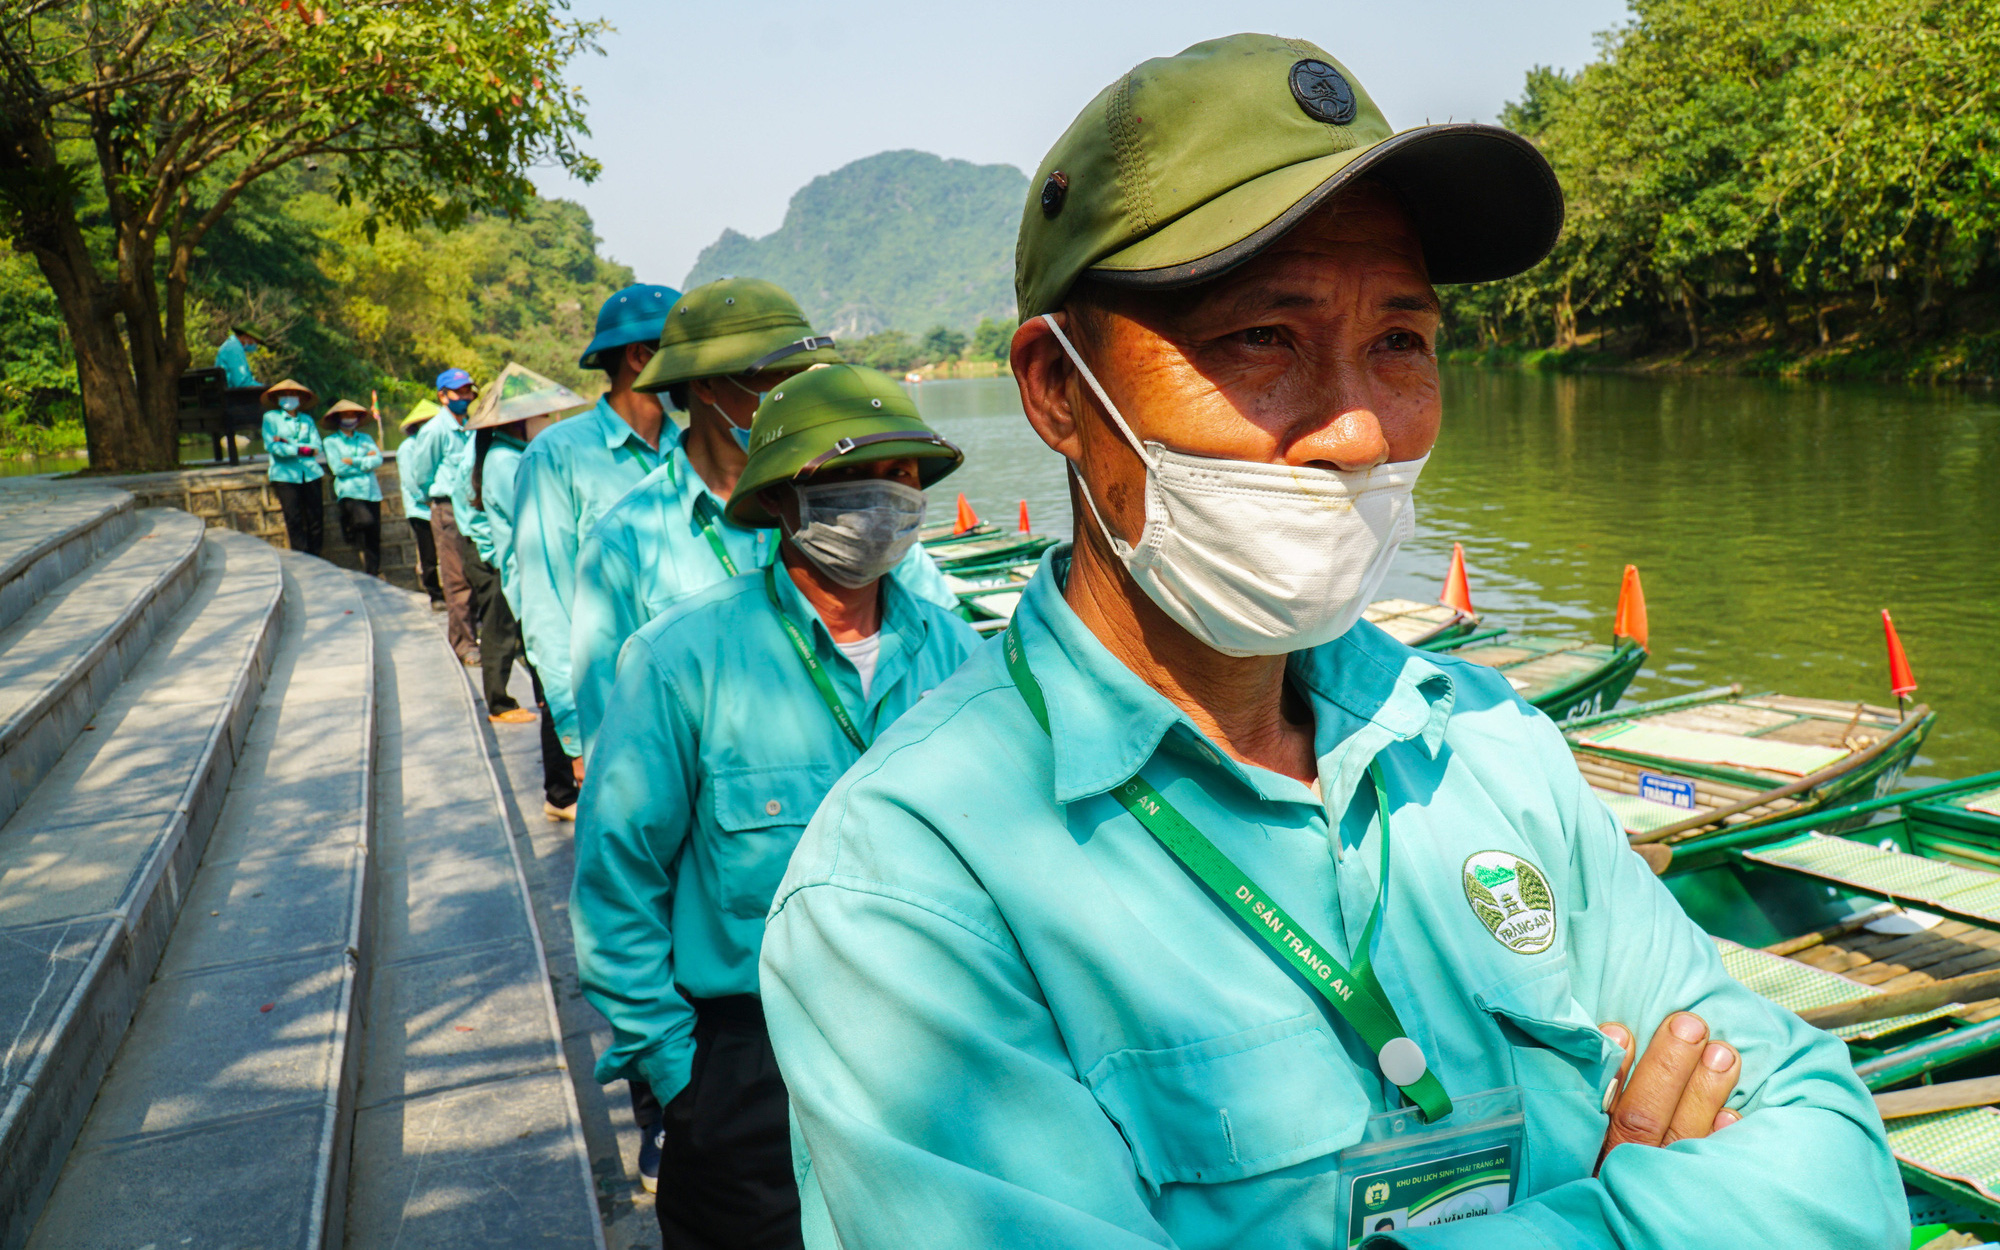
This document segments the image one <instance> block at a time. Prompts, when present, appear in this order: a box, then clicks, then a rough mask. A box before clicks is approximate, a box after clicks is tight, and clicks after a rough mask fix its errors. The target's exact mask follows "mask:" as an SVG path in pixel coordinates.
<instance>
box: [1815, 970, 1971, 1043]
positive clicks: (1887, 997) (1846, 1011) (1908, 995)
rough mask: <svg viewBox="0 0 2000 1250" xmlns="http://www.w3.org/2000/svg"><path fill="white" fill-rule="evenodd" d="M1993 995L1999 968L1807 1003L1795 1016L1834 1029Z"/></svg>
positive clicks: (1819, 1026) (1968, 1001) (1912, 1013)
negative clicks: (1837, 1000)
mask: <svg viewBox="0 0 2000 1250" xmlns="http://www.w3.org/2000/svg"><path fill="white" fill-rule="evenodd" d="M1996 996H2000V968H1993V969H1988V970H1987V971H1985V972H1974V973H1970V974H1968V975H1966V976H1962V977H1950V978H1947V979H1946V980H1943V981H1933V982H1931V983H1930V984H1929V985H1918V986H1914V987H1912V988H1910V989H1907V990H1897V991H1895V992H1894V993H1890V994H1871V995H1869V996H1868V997H1867V998H1853V999H1849V1000H1848V1001H1847V1002H1844V1003H1829V1004H1827V1005H1826V1006H1824V1007H1808V1008H1806V1009H1805V1010H1804V1011H1801V1012H1800V1013H1799V1019H1801V1020H1804V1021H1805V1022H1806V1023H1807V1024H1810V1025H1812V1026H1813V1027H1814V1028H1816V1029H1838V1028H1844V1027H1846V1026H1847V1025H1850V1024H1866V1023H1868V1022H1869V1021H1870V1020H1887V1019H1888V1018H1889V1017H1891V1016H1911V1015H1915V1014H1917V1013H1918V1012H1921V1011H1931V1010H1934V1009H1935V1008H1938V1007H1942V1006H1944V1005H1945V1004H1947V1003H1977V1002H1984V1001H1985V1000H1987V999H1989V998H1993V997H1996Z"/></svg>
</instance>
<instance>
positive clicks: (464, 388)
mask: <svg viewBox="0 0 2000 1250" xmlns="http://www.w3.org/2000/svg"><path fill="white" fill-rule="evenodd" d="M478 395H479V388H478V387H477V386H475V385H474V384H473V381H472V375H471V374H469V373H467V372H466V371H465V370H463V369H446V370H445V371H444V372H442V373H440V374H438V376H437V402H438V407H439V409H440V410H441V411H439V412H438V414H437V415H436V416H434V417H432V418H431V419H430V420H429V421H426V422H424V425H423V428H422V429H420V430H418V431H417V436H416V438H414V439H412V440H411V441H410V442H406V443H404V444H403V445H402V446H401V447H399V448H397V450H396V463H397V467H398V469H399V470H400V472H401V475H402V479H403V489H404V490H406V491H410V492H412V493H414V494H417V495H419V496H421V497H422V498H423V500H424V506H425V509H426V511H427V513H428V514H429V516H430V525H431V536H432V538H433V539H434V540H435V544H436V550H437V562H438V581H439V583H440V584H441V585H442V586H443V588H444V602H445V635H446V637H448V638H449V639H450V640H451V649H452V650H453V651H454V652H456V653H457V654H458V659H459V662H460V663H462V664H464V665H465V666H466V667H467V668H478V667H479V666H480V662H479V642H478V639H477V638H476V637H475V636H474V630H475V629H476V627H477V621H476V620H475V619H474V614H473V606H472V583H471V582H470V581H468V580H467V579H466V576H465V557H464V552H465V550H466V548H465V545H464V543H463V542H462V541H461V535H460V533H459V527H458V524H457V521H456V519H455V518H454V515H453V512H452V505H451V496H452V491H453V490H454V489H459V488H462V487H463V485H464V483H465V480H466V479H467V478H468V477H470V476H471V473H472V435H471V434H469V433H467V432H466V429H465V414H466V412H467V411H468V410H469V409H470V408H471V407H472V401H473V400H474V399H476V398H477V397H478Z"/></svg>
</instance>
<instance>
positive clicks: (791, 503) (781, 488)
mask: <svg viewBox="0 0 2000 1250" xmlns="http://www.w3.org/2000/svg"><path fill="white" fill-rule="evenodd" d="M757 502H758V503H760V504H763V505H764V511H766V512H768V513H770V514H771V515H772V516H774V517H777V518H778V519H779V520H780V521H782V522H783V524H782V525H780V526H779V527H778V532H779V533H780V534H789V533H791V532H792V531H793V530H796V529H797V528H798V527H799V497H798V495H796V494H794V493H793V491H792V488H791V486H790V484H789V483H779V484H778V485H776V486H766V487H765V488H764V489H763V490H760V491H758V492H757Z"/></svg>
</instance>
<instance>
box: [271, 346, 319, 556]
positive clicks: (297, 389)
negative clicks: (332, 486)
mask: <svg viewBox="0 0 2000 1250" xmlns="http://www.w3.org/2000/svg"><path fill="white" fill-rule="evenodd" d="M313 399H314V396H313V393H312V390H311V388H310V387H307V386H304V385H301V384H300V383H297V382H294V381H292V380H291V379H290V378H286V379H285V380H284V381H282V382H279V383H276V384H275V385H273V386H271V387H270V388H268V389H267V390H266V391H265V392H264V404H265V407H266V409H267V411H266V412H265V413H264V425H263V437H264V455H265V458H266V459H267V460H268V462H269V467H268V469H267V470H266V472H267V473H268V474H269V477H270V481H271V493H272V494H274V495H276V496H277V497H278V507H279V509H280V510H281V511H282V512H283V513H284V514H285V542H286V543H287V545H289V546H290V547H291V549H292V550H293V551H303V552H305V553H306V554H307V555H309V556H316V555H318V554H319V549H320V545H321V543H322V542H323V541H324V539H325V529H326V500H325V495H324V491H325V487H323V486H321V485H320V484H319V480H320V479H321V478H322V477H325V476H326V470H325V469H322V468H321V467H320V464H319V429H318V427H316V426H315V425H314V424H313V419H312V418H311V417H309V416H307V415H306V414H305V413H304V412H303V411H302V409H305V408H310V407H312V403H313Z"/></svg>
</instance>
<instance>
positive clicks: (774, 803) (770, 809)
mask: <svg viewBox="0 0 2000 1250" xmlns="http://www.w3.org/2000/svg"><path fill="white" fill-rule="evenodd" d="M784 810H785V805H784V804H783V803H780V802H778V800H776V799H772V800H771V801H770V802H768V803H766V804H764V814H765V815H766V816H776V815H777V814H778V813H779V812H782V811H784Z"/></svg>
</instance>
